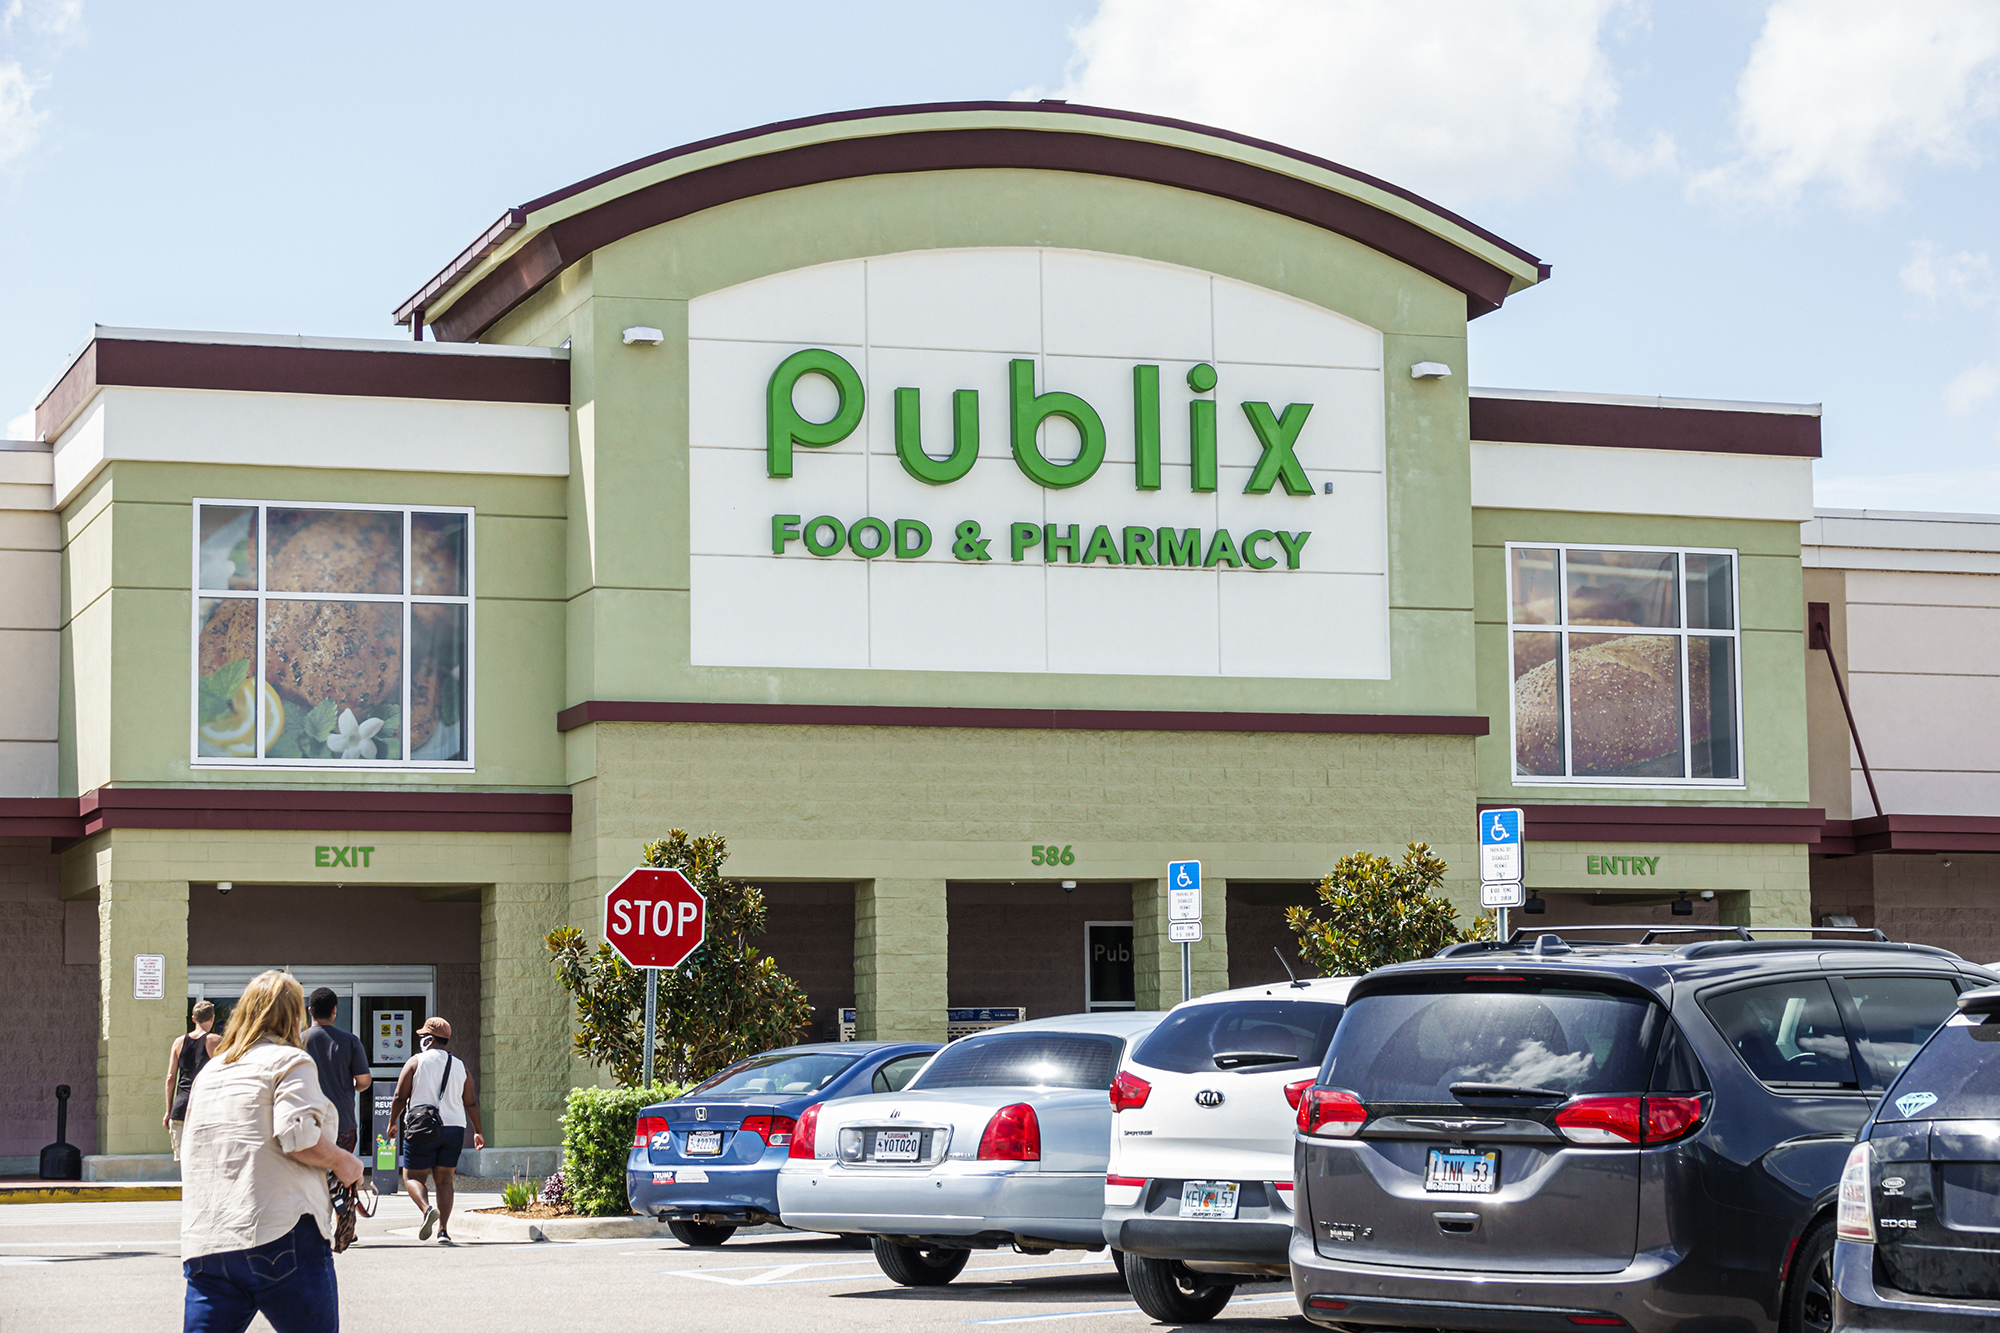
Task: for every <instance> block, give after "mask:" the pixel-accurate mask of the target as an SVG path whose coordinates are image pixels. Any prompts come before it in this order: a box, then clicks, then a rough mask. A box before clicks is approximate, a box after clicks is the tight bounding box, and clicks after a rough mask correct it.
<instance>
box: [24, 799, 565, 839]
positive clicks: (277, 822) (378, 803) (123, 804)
mask: <svg viewBox="0 0 2000 1333" xmlns="http://www.w3.org/2000/svg"><path fill="white" fill-rule="evenodd" d="M121 828H134V829H138V828H144V829H277V830H297V831H301V832H312V831H328V832H335V831H340V830H354V831H362V830H366V831H369V832H383V833H386V832H413V833H567V832H569V829H570V796H569V793H568V792H453V791H429V790H426V789H424V788H421V787H411V788H399V789H395V790H387V789H384V790H378V791H321V790H316V789H308V788H300V787H272V788H263V789H259V790H246V789H244V788H240V787H99V788H97V789H96V790H95V791H91V792H86V793H84V794H83V795H82V796H61V797H38V798H33V799H22V798H16V799H7V800H0V837H28V838H84V837H88V836H90V835H91V834H93V833H101V832H103V831H104V830H106V829H121Z"/></svg>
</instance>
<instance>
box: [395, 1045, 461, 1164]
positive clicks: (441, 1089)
mask: <svg viewBox="0 0 2000 1333" xmlns="http://www.w3.org/2000/svg"><path fill="white" fill-rule="evenodd" d="M457 1058H458V1057H456V1056H454V1055H453V1054H452V1053H451V1052H450V1051H446V1052H445V1053H444V1077H443V1078H442V1079H440V1080H438V1101H443V1100H444V1093H445V1089H446V1088H449V1087H450V1086H451V1062H452V1061H453V1060H455V1059H457ZM443 1137H444V1108H443V1107H441V1106H438V1105H437V1104H435V1103H433V1102H416V1103H413V1104H412V1105H411V1106H410V1109H409V1110H407V1111H405V1112H403V1146H404V1147H406V1148H428V1147H431V1146H432V1145H433V1144H435V1143H437V1141H438V1140H439V1139H442V1138H443Z"/></svg>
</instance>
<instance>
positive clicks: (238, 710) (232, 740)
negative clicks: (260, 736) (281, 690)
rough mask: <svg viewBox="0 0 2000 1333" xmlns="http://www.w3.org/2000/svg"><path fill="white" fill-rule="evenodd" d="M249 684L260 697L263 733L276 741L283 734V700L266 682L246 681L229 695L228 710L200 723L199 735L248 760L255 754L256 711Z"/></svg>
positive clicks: (223, 750)
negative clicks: (210, 720) (259, 693)
mask: <svg viewBox="0 0 2000 1333" xmlns="http://www.w3.org/2000/svg"><path fill="white" fill-rule="evenodd" d="M253 686H261V687H262V692H263V696H264V734H265V736H267V737H269V738H271V739H272V740H276V739H277V738H278V737H279V736H282V735H284V734H285V703H284V700H282V699H280V698H279V697H278V692H277V691H276V690H274V689H272V688H271V686H270V683H269V682H268V681H252V680H246V681H244V682H243V684H242V685H241V686H239V687H238V688H237V690H236V693H235V694H233V695H231V696H230V699H229V708H228V711H226V712H224V713H223V714H222V716H220V717H218V718H216V719H215V720H214V721H212V722H204V723H202V726H201V738H202V739H203V740H204V741H207V742H208V743H209V744H210V745H213V746H215V747H216V748H217V749H218V750H220V751H221V752H222V753H224V754H229V755H236V756H238V757H240V758H245V759H248V758H250V757H251V756H252V755H255V754H256V753H257V714H256V713H255V712H254V711H253V709H254V707H255V706H254V705H253V704H252V703H251V701H250V695H251V689H252V687H253Z"/></svg>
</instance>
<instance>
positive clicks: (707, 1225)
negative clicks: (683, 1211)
mask: <svg viewBox="0 0 2000 1333" xmlns="http://www.w3.org/2000/svg"><path fill="white" fill-rule="evenodd" d="M667 1230H669V1231H671V1232H673V1233H674V1239H675V1240H677V1241H679V1242H680V1243H681V1244H683V1245H691V1246H693V1247H694V1248H695V1249H697V1250H712V1249H714V1248H715V1247H716V1246H718V1245H720V1244H722V1242H724V1241H726V1240H728V1239H729V1238H730V1237H731V1236H733V1235H735V1234H736V1228H735V1227H726V1226H721V1225H718V1224H716V1223H713V1222H669V1223H667Z"/></svg>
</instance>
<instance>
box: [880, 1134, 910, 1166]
mask: <svg viewBox="0 0 2000 1333" xmlns="http://www.w3.org/2000/svg"><path fill="white" fill-rule="evenodd" d="M920 1138H921V1136H920V1135H919V1134H918V1133H917V1132H916V1131H915V1130H910V1129H884V1130H878V1131H876V1134H875V1160H876V1161H878V1162H914V1161H916V1160H917V1148H918V1146H919V1142H920Z"/></svg>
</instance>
